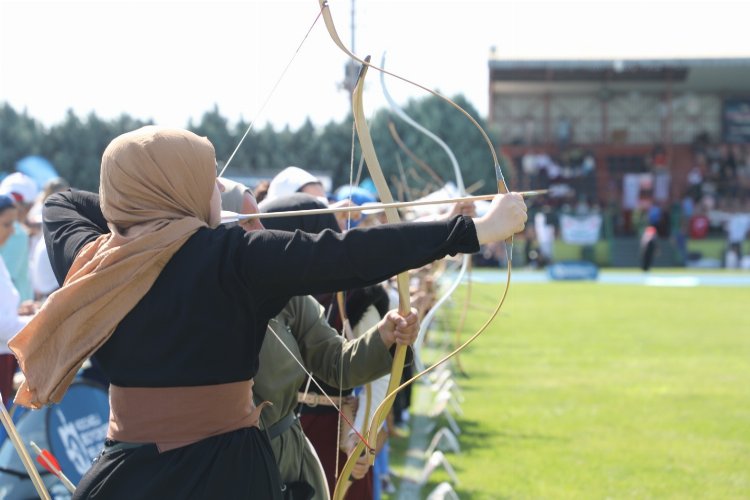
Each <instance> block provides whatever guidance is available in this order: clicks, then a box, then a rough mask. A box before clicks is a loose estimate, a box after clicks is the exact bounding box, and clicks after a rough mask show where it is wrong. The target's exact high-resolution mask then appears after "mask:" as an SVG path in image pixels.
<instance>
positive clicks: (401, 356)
mask: <svg viewBox="0 0 750 500" xmlns="http://www.w3.org/2000/svg"><path fill="white" fill-rule="evenodd" d="M368 62H369V58H368V61H366V62H365V64H363V65H362V70H361V71H360V74H359V78H358V80H357V85H356V86H355V88H354V93H353V94H352V110H353V114H354V123H355V126H356V128H357V136H358V137H359V142H360V145H361V147H362V154H363V156H364V158H365V164H366V165H367V168H368V171H369V172H370V177H371V178H372V181H373V183H374V184H375V187H376V189H377V191H378V196H379V197H380V199H381V201H383V202H386V203H392V202H393V196H392V195H391V192H390V189H388V184H387V183H386V181H385V176H384V175H383V170H382V168H381V167H380V162H379V160H378V157H377V154H376V153H375V146H374V144H373V143H372V137H371V136H370V129H369V127H368V125H367V121H366V120H365V119H364V104H363V100H362V91H363V87H364V77H365V75H366V74H367V68H368V66H369V64H368ZM385 214H386V217H387V219H388V222H389V223H395V222H400V220H401V217H400V216H399V214H398V211H397V210H396V209H395V208H387V209H385ZM396 281H397V283H398V297H399V301H398V302H399V305H398V309H399V312H400V313H401V315H403V316H407V315H408V314H409V313H410V312H411V300H410V296H409V274H408V273H407V272H403V273H400V274H399V275H398V276H397V278H396ZM406 350H407V347H406V346H405V345H400V344H399V345H397V346H396V352H395V354H394V356H393V366H392V368H391V376H390V380H389V382H388V393H389V394H390V393H392V392H393V391H394V389H395V388H396V386H398V385H399V383H400V381H401V376H402V374H403V371H404V363H405V361H406ZM394 397H395V394H394V395H393V396H392V397H390V398H389V397H388V396H386V398H385V399H384V400H383V402H382V403H381V404H380V405H379V406H378V408H377V409H376V410H375V413H373V415H372V420H371V422H370V427H369V430H368V431H367V432H366V433H365V436H366V437H365V440H367V441H371V438H370V436H377V431H378V428H379V427H380V426H381V424H382V423H383V421H385V418H386V416H387V415H388V412H389V411H390V409H391V407H392V406H393V400H394ZM363 451H365V450H364V444H363V443H362V441H360V442H359V443H357V446H356V448H355V449H354V452H353V453H352V454H351V455H350V457H349V459H348V460H347V462H346V464H345V465H344V469H343V470H342V472H341V475H340V476H339V478H338V481H337V483H336V488H335V489H334V494H333V498H334V500H339V499H341V498H343V497H344V494H345V491H344V484H345V482H346V481H348V479H349V476H350V475H351V471H352V470H353V468H354V465H355V463H356V461H357V459H358V458H359V457H360V455H361V454H362V452H363ZM368 455H369V457H370V460H371V461H372V460H373V459H374V454H372V453H371V450H368Z"/></svg>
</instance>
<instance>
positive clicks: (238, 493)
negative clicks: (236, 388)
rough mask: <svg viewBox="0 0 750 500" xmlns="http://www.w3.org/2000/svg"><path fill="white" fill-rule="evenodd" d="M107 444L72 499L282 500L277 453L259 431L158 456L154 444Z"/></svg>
mask: <svg viewBox="0 0 750 500" xmlns="http://www.w3.org/2000/svg"><path fill="white" fill-rule="evenodd" d="M108 444H109V445H108V446H105V448H104V450H103V451H102V453H101V454H100V455H99V457H98V458H97V459H96V461H95V462H94V464H93V466H92V467H91V469H89V471H88V472H87V473H86V475H84V477H83V478H82V479H81V483H80V484H79V485H78V488H77V489H76V492H75V494H74V495H73V498H74V499H83V498H93V499H106V500H117V499H123V500H124V499H128V500H132V499H144V500H145V499H216V498H221V499H226V500H232V499H243V500H245V499H253V498H258V499H264V500H265V499H273V500H275V499H281V498H282V491H281V488H282V483H281V479H280V476H279V470H278V467H277V466H276V461H275V459H274V456H273V451H272V450H271V447H270V445H269V443H268V439H267V438H266V436H265V434H263V432H261V431H260V430H259V429H257V428H248V429H239V430H236V431H232V432H228V433H226V434H221V435H219V436H214V437H210V438H207V439H203V440H201V441H199V442H197V443H194V444H191V445H189V446H184V447H182V448H177V449H175V450H170V451H167V452H165V453H159V451H158V450H157V448H156V445H154V444H145V445H141V446H135V447H124V446H121V445H117V444H115V445H114V446H113V445H111V444H110V443H108ZM128 446H130V445H128Z"/></svg>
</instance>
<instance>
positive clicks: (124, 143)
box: [8, 127, 216, 408]
mask: <svg viewBox="0 0 750 500" xmlns="http://www.w3.org/2000/svg"><path fill="white" fill-rule="evenodd" d="M215 179H216V159H215V154H214V148H213V146H212V145H211V143H210V142H209V141H208V139H206V138H205V137H198V136H197V135H195V134H193V133H192V132H188V131H186V130H178V129H166V128H159V127H143V128H141V129H138V130H136V131H133V132H129V133H127V134H123V135H121V136H119V137H118V138H116V139H115V140H113V141H112V142H111V143H110V144H109V146H107V149H106V150H105V151H104V155H103V157H102V168H101V183H100V186H101V187H100V190H99V193H100V203H101V207H102V212H103V214H104V217H105V218H106V219H107V222H108V225H109V229H110V231H111V233H110V234H105V235H102V236H100V237H99V238H97V239H96V240H95V241H93V242H91V243H89V244H88V245H86V246H85V247H84V248H83V249H82V250H81V251H80V252H79V254H78V255H77V256H76V258H75V261H74V262H73V265H72V267H71V269H70V271H69V272H68V275H67V277H66V278H65V284H64V285H63V287H62V288H60V289H59V290H57V291H56V292H55V293H53V294H52V295H50V297H49V298H48V299H47V302H45V304H44V306H43V307H42V309H41V310H40V311H39V313H38V314H37V315H36V316H35V317H34V318H33V319H32V320H31V322H29V324H28V325H27V326H26V327H25V328H24V329H23V330H21V331H20V332H19V333H18V334H17V335H16V336H15V337H13V338H12V339H11V341H10V342H9V343H8V345H9V346H10V348H11V350H12V351H13V352H14V353H15V354H16V357H17V358H18V362H19V364H20V365H21V369H22V370H23V372H24V375H25V376H26V381H25V382H24V383H23V385H22V386H21V388H20V389H19V391H18V394H16V399H15V401H16V403H18V404H21V405H24V406H28V407H31V408H40V407H41V406H42V405H46V404H50V403H57V402H59V401H60V400H61V399H62V397H63V396H64V395H65V391H66V390H67V388H68V386H70V383H71V382H72V381H73V378H74V377H75V375H76V373H77V372H78V370H79V369H80V367H81V365H82V363H83V362H84V360H85V359H86V358H88V357H89V356H91V355H92V354H93V353H94V352H95V351H96V350H97V349H98V348H99V347H101V346H102V344H104V342H106V341H107V339H108V338H109V337H110V335H112V332H113V331H114V330H115V328H116V327H117V325H118V324H119V323H120V321H121V320H122V319H123V318H124V317H125V315H126V314H128V312H130V310H131V309H133V307H134V306H135V305H136V304H137V303H138V301H140V299H141V298H142V297H143V296H144V295H145V294H146V292H148V290H149V289H150V288H151V286H152V285H153V284H154V281H156V278H157V277H158V276H159V273H160V272H161V270H162V269H163V268H164V266H165V265H166V264H167V262H169V259H170V258H171V257H172V255H174V253H175V252H176V251H177V250H178V249H179V248H180V247H181V246H182V244H183V243H185V241H187V239H188V238H189V237H190V236H191V235H192V234H193V233H195V232H196V231H197V230H198V229H199V228H201V227H204V226H207V225H208V224H209V220H210V203H211V196H212V193H213V189H214V181H215Z"/></svg>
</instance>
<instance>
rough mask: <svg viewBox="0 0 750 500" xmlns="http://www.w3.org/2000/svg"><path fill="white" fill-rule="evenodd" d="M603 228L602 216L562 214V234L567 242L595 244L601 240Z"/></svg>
mask: <svg viewBox="0 0 750 500" xmlns="http://www.w3.org/2000/svg"><path fill="white" fill-rule="evenodd" d="M601 229H602V216H601V215H598V214H594V215H561V216H560V235H561V237H562V240H563V241H564V242H565V243H570V244H573V245H593V244H595V243H596V242H597V241H599V233H600V232H601Z"/></svg>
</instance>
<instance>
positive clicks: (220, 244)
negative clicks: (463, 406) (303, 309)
mask: <svg viewBox="0 0 750 500" xmlns="http://www.w3.org/2000/svg"><path fill="white" fill-rule="evenodd" d="M43 217H44V236H45V240H46V243H47V248H48V251H49V255H50V260H51V262H52V267H53V269H54V271H55V274H56V276H57V278H58V281H60V282H62V281H63V280H64V277H65V275H66V274H67V272H68V270H69V269H70V267H71V264H72V262H73V260H74V258H75V256H76V254H77V253H78V252H79V251H80V249H81V248H82V247H83V246H84V245H85V244H87V243H88V242H90V241H92V240H94V239H96V238H97V237H98V236H100V235H102V234H104V233H107V232H109V229H108V228H107V225H106V221H105V219H104V217H103V216H102V213H101V210H100V208H99V199H98V196H97V195H96V194H93V193H88V192H84V191H67V192H64V193H58V194H55V195H52V196H51V197H49V198H48V199H47V201H46V202H45V206H44V212H43ZM478 249H479V244H478V241H477V237H476V230H475V228H474V224H473V222H472V221H471V219H470V218H467V217H456V218H453V219H451V220H450V221H447V222H430V223H402V224H396V225H387V226H379V227H374V228H368V229H355V230H352V231H349V232H347V233H346V234H344V235H342V234H340V233H336V232H334V231H330V230H326V231H323V232H321V233H319V234H309V233H304V232H301V231H296V232H294V233H291V232H284V231H271V230H265V231H256V232H253V233H247V234H246V233H245V232H244V230H243V229H242V228H240V227H233V228H229V229H227V228H225V227H223V226H220V227H218V228H213V229H212V228H207V227H206V228H201V229H199V230H198V231H197V232H196V233H195V234H193V235H192V236H191V237H190V238H189V239H188V240H187V241H186V242H185V244H184V245H183V246H182V247H181V248H180V249H179V250H178V251H177V252H176V253H175V254H174V256H173V257H172V259H171V260H170V261H169V262H168V263H167V265H166V266H165V267H164V269H163V270H162V272H161V274H160V275H159V277H158V278H157V279H156V281H155V283H154V285H153V286H152V288H151V289H150V290H149V291H148V292H147V293H146V295H145V296H144V297H143V298H142V299H141V300H140V302H139V303H138V304H137V305H136V306H135V307H134V308H133V309H132V310H131V311H130V312H129V313H128V314H127V315H126V316H125V318H123V320H122V321H121V322H120V324H119V325H118V326H117V328H116V330H115V332H114V333H113V335H112V336H111V337H110V339H109V340H108V341H107V342H106V343H105V344H104V345H103V346H102V347H101V348H100V349H99V351H97V353H96V354H95V358H96V360H97V361H98V362H99V364H100V365H101V367H102V369H103V371H104V373H105V375H106V376H107V377H108V378H109V379H110V381H111V382H112V383H113V384H116V385H119V386H122V387H175V386H195V385H211V384H222V383H228V382H236V381H240V380H248V379H250V378H252V377H253V376H254V375H255V373H256V372H257V369H258V353H259V351H260V346H261V343H262V341H263V337H264V334H265V331H266V326H267V323H268V321H269V319H270V318H272V317H274V316H275V315H276V314H278V313H279V312H280V311H281V309H282V308H283V306H284V305H285V304H286V303H287V301H288V300H289V299H290V298H291V297H292V296H294V295H302V294H316V293H322V292H330V291H335V290H345V289H350V288H354V287H361V286H367V285H372V284H375V283H378V282H380V281H383V280H384V279H386V278H388V277H390V276H392V275H393V274H396V273H398V272H401V271H404V270H406V269H410V268H416V267H420V266H423V265H425V264H427V263H429V262H431V261H434V260H437V259H440V258H443V257H445V256H446V255H448V254H451V255H454V254H456V253H459V252H464V253H467V252H476V251H477V250H478Z"/></svg>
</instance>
